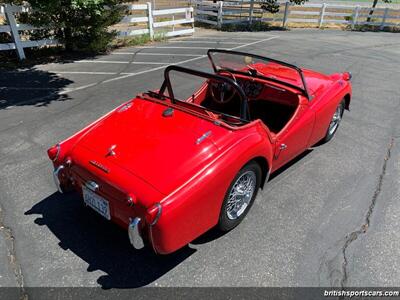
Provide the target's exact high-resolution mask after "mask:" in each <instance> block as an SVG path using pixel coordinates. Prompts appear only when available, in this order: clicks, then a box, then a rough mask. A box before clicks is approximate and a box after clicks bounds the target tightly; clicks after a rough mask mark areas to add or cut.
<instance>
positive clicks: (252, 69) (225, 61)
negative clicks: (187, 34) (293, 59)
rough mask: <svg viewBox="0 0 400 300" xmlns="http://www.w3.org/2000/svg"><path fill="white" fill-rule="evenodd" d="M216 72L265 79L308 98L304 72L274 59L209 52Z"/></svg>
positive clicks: (215, 50)
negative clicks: (299, 92)
mask: <svg viewBox="0 0 400 300" xmlns="http://www.w3.org/2000/svg"><path fill="white" fill-rule="evenodd" d="M208 57H209V58H210V60H211V63H212V65H213V68H214V71H215V72H216V73H218V72H220V71H224V70H226V71H230V72H236V73H244V74H247V75H251V76H257V77H263V78H267V79H270V80H272V81H276V82H281V83H284V84H287V85H289V86H292V87H295V88H296V89H299V90H301V91H303V92H305V94H306V96H307V89H306V86H305V82H304V79H303V75H302V71H301V69H299V68H298V67H296V66H293V65H290V64H287V63H284V62H280V61H277V60H274V59H270V58H266V57H262V56H258V55H254V54H249V53H242V52H235V51H228V50H218V49H211V50H209V51H208Z"/></svg>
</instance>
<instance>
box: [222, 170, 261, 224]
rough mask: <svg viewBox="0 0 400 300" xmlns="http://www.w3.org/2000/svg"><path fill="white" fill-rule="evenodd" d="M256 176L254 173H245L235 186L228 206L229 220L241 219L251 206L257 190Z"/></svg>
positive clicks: (230, 194)
mask: <svg viewBox="0 0 400 300" xmlns="http://www.w3.org/2000/svg"><path fill="white" fill-rule="evenodd" d="M256 182H257V179H256V174H255V173H254V172H253V171H247V172H245V173H243V174H242V175H241V176H240V177H239V178H238V179H237V180H236V182H235V183H234V184H233V186H232V188H231V190H230V192H229V196H228V203H227V206H226V214H227V217H228V219H230V220H235V219H237V218H239V217H240V216H241V215H242V214H243V213H244V212H245V210H246V208H247V207H248V206H249V203H250V201H251V199H252V197H253V194H254V192H255V189H256Z"/></svg>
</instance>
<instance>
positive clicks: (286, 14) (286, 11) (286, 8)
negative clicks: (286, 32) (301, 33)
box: [282, 1, 290, 28]
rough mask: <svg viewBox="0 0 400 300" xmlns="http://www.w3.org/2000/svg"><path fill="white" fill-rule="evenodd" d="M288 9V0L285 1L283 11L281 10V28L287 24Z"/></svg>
mask: <svg viewBox="0 0 400 300" xmlns="http://www.w3.org/2000/svg"><path fill="white" fill-rule="evenodd" d="M289 9H290V2H289V1H288V2H286V3H285V11H284V12H283V21H282V27H283V28H286V26H287V22H288V18H289V13H290V11H289Z"/></svg>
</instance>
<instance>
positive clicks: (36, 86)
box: [0, 68, 73, 109]
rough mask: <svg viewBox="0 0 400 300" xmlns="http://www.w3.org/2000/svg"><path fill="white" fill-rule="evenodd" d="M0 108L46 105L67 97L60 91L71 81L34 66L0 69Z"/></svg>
mask: <svg viewBox="0 0 400 300" xmlns="http://www.w3.org/2000/svg"><path fill="white" fill-rule="evenodd" d="M0 82H1V84H0V109H4V108H6V107H8V106H23V105H35V106H46V105H48V104H49V103H50V102H53V101H65V100H68V99H69V97H68V96H67V95H66V94H64V93H61V92H62V91H63V90H64V89H65V88H66V87H67V86H69V85H71V84H72V83H73V81H71V80H69V79H66V78H63V77H60V76H58V75H57V74H55V73H51V72H47V71H42V70H39V69H36V68H28V69H16V70H11V71H7V70H4V71H3V70H2V71H0Z"/></svg>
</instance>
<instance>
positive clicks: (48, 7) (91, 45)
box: [25, 0, 123, 53]
mask: <svg viewBox="0 0 400 300" xmlns="http://www.w3.org/2000/svg"><path fill="white" fill-rule="evenodd" d="M121 2H123V1H122V0H47V1H43V0H30V1H29V3H30V5H31V6H32V8H33V12H32V13H30V14H29V15H25V21H26V22H28V23H30V24H33V25H35V26H42V27H46V30H42V31H41V32H40V35H41V36H42V37H47V36H55V37H56V38H57V39H58V40H59V41H61V42H62V43H64V45H65V49H66V50H67V51H78V52H88V53H97V52H102V51H105V50H107V48H108V46H109V45H110V42H111V41H112V40H113V38H114V37H115V34H116V33H115V32H114V31H110V30H109V29H108V27H109V26H111V25H113V24H115V23H118V22H119V21H120V19H121V17H122V13H123V9H122V8H121V6H119V5H118V4H120V3H121Z"/></svg>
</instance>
